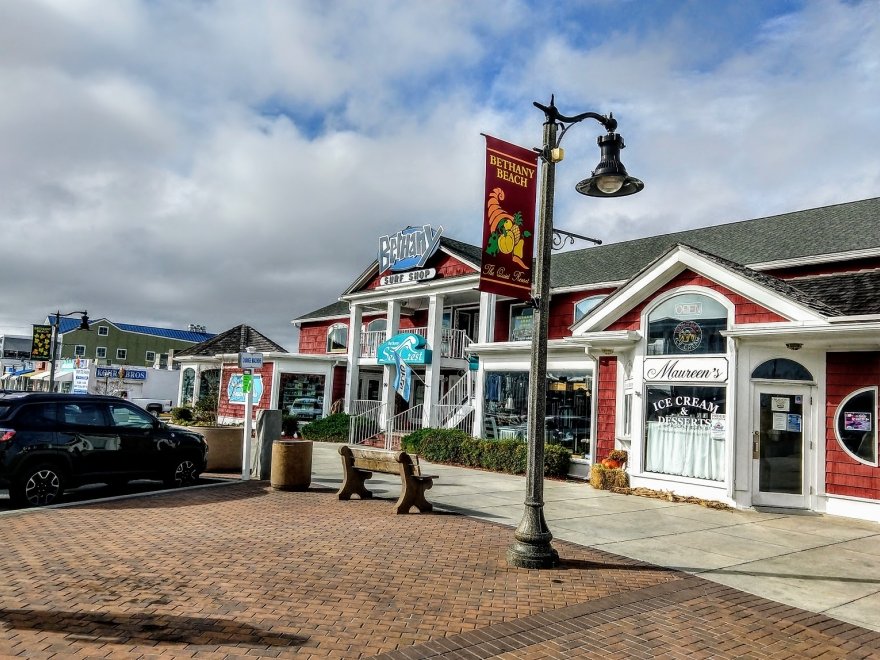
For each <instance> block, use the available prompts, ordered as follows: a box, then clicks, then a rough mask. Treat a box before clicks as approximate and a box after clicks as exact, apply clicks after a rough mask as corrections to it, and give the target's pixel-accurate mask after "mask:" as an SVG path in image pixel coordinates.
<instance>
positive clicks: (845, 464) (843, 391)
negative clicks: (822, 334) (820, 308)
mask: <svg viewBox="0 0 880 660" xmlns="http://www.w3.org/2000/svg"><path fill="white" fill-rule="evenodd" d="M825 374H826V379H827V380H826V389H825V392H826V398H825V491H826V492H827V493H828V494H829V495H849V496H852V497H865V498H870V499H880V468H877V467H873V466H870V465H865V464H864V463H860V462H859V461H857V460H855V459H854V458H852V456H850V455H849V454H848V453H846V452H845V451H844V450H843V449H842V448H841V446H840V443H839V442H838V441H837V435H836V434H835V432H834V424H835V415H836V413H837V408H838V406H839V405H840V403H841V402H842V401H843V400H844V399H845V398H846V397H847V396H848V395H850V394H852V393H853V392H855V391H856V390H860V389H862V388H865V387H870V386H878V385H880V352H871V353H828V356H827V362H826V371H825ZM875 424H876V420H875Z"/></svg>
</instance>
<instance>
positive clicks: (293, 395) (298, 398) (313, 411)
mask: <svg viewBox="0 0 880 660" xmlns="http://www.w3.org/2000/svg"><path fill="white" fill-rule="evenodd" d="M279 399H280V400H279V402H278V407H279V408H280V409H281V410H282V411H284V412H286V413H289V414H291V415H296V416H297V417H299V418H300V419H307V420H311V419H318V418H320V417H322V416H323V411H324V376H323V375H317V374H285V373H283V374H281V377H280V385H279Z"/></svg>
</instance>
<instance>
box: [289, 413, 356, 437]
mask: <svg viewBox="0 0 880 660" xmlns="http://www.w3.org/2000/svg"><path fill="white" fill-rule="evenodd" d="M350 420H351V416H350V415H347V414H345V413H334V414H333V415H327V416H326V417H322V418H321V419H316V420H315V421H314V422H309V423H308V424H303V425H302V426H301V427H300V430H299V434H300V435H301V436H302V437H303V438H305V439H306V440H317V441H319V442H348V426H349V423H350Z"/></svg>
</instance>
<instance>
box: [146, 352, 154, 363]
mask: <svg viewBox="0 0 880 660" xmlns="http://www.w3.org/2000/svg"><path fill="white" fill-rule="evenodd" d="M150 356H152V357H150ZM155 361H156V351H147V352H146V353H144V362H146V363H147V364H152V363H153V362H155Z"/></svg>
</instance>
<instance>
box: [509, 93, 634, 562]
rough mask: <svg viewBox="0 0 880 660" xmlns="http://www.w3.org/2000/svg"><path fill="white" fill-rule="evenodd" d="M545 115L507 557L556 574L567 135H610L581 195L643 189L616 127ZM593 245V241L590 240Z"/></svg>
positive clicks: (589, 115) (549, 111)
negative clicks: (561, 211)
mask: <svg viewBox="0 0 880 660" xmlns="http://www.w3.org/2000/svg"><path fill="white" fill-rule="evenodd" d="M534 105H535V107H537V108H539V109H540V110H542V111H543V112H544V115H545V117H546V120H545V122H544V144H543V147H542V148H541V151H540V155H541V160H542V163H541V202H540V210H539V216H538V227H537V234H538V235H537V239H536V240H537V254H536V256H535V283H534V292H535V296H534V299H533V301H532V302H533V306H534V312H533V318H532V357H531V365H530V383H531V392H530V395H529V406H528V438H527V442H528V454H527V459H526V460H527V462H526V499H525V510H524V511H523V517H522V520H521V521H520V523H519V526H518V527H517V528H516V532H514V539H515V541H514V543H513V544H512V545H511V546H510V548H509V549H508V551H507V562H508V564H509V565H511V566H516V567H520V568H551V567H553V566H556V565H557V564H558V563H559V554H558V553H557V552H556V550H555V549H554V548H553V546H552V545H551V544H550V541H551V540H552V539H553V535H552V534H551V533H550V530H549V528H548V527H547V522H546V520H545V519H544V437H545V431H546V427H545V424H546V410H547V392H546V382H547V333H548V325H549V323H548V321H549V318H548V316H549V311H550V250H551V248H552V244H553V232H554V231H557V230H554V229H553V196H554V188H555V183H556V163H558V162H559V161H561V160H562V158H563V155H564V154H563V151H562V149H561V148H560V146H559V144H560V142H561V141H562V138H563V137H564V136H565V132H566V131H567V130H568V129H569V128H571V127H572V126H573V125H574V124H577V123H579V122H581V121H583V120H584V119H595V120H596V121H598V122H599V123H600V124H602V126H604V127H605V129H606V131H607V134H606V135H603V136H601V137H599V139H598V143H599V147H600V149H601V153H602V156H601V160H600V162H599V165H598V166H597V167H596V169H595V170H593V173H592V175H591V176H590V177H588V178H587V179H584V180H583V181H581V182H580V183H579V184H577V186H576V190H577V191H578V192H579V193H581V194H584V195H589V196H591V197H622V196H624V195H632V194H633V193H637V192H638V191H640V190H641V189H642V188H644V184H643V183H642V182H641V181H639V180H638V179H636V178H633V177H631V176H629V175H628V174H627V172H626V169H625V168H624V167H623V164H622V163H621V162H620V150H621V149H622V148H623V147H624V144H623V138H622V137H621V136H620V135H618V134H617V133H615V132H614V131H615V129H616V128H617V121H616V120H615V119H614V117H613V116H612V115H609V116H608V117H605V116H604V115H599V114H596V113H594V112H585V113H583V114H580V115H575V116H573V117H567V116H565V115H562V114H560V113H559V111H558V110H557V109H556V106H555V105H554V100H553V97H552V96H551V97H550V105H549V106H545V105H541V104H540V103H537V102H535V104H534ZM591 240H592V239H591Z"/></svg>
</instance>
